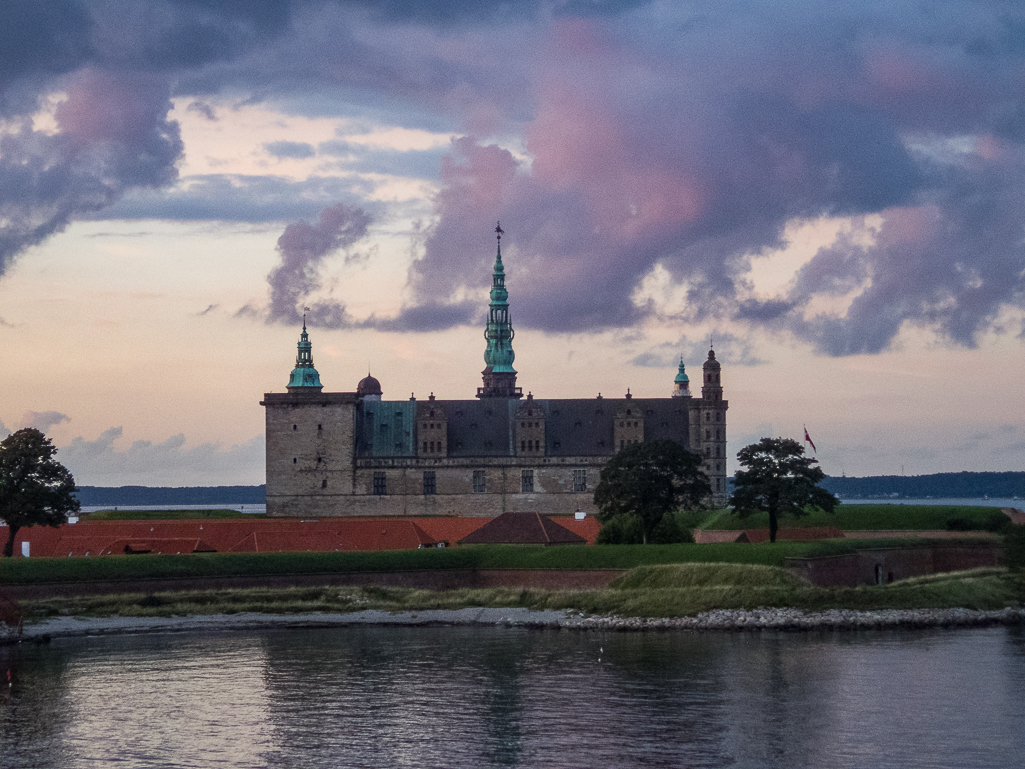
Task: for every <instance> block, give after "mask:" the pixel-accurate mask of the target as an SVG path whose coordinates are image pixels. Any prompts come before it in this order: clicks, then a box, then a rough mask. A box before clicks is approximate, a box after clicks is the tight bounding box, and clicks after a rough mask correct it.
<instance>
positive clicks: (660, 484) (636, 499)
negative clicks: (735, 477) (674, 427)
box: [594, 440, 712, 544]
mask: <svg viewBox="0 0 1025 769" xmlns="http://www.w3.org/2000/svg"><path fill="white" fill-rule="evenodd" d="M711 493H712V487H711V484H709V482H708V478H707V476H706V475H705V474H704V473H703V472H702V471H701V457H699V456H698V455H697V454H695V453H693V452H691V451H688V450H687V449H685V448H684V447H683V446H681V445H680V444H679V443H677V442H676V441H670V440H660V441H650V442H646V443H633V444H630V445H629V446H626V447H625V448H623V449H622V450H621V451H620V452H619V453H618V454H616V455H615V456H614V457H612V459H610V460H609V461H608V463H607V464H606V465H605V467H603V468H602V471H601V478H600V479H599V481H598V486H597V487H596V488H595V490H594V504H595V505H596V506H597V508H598V520H599V521H601V522H602V523H606V522H608V521H611V520H612V519H613V518H615V517H616V516H618V515H633V516H637V517H638V518H639V519H640V522H641V529H642V531H643V536H642V541H643V542H644V544H647V543H648V542H649V541H650V540H651V538H652V535H653V534H654V532H655V529H656V528H657V527H658V525H659V523H661V522H662V518H663V517H664V516H665V515H666V513H671V512H674V511H675V510H678V509H680V508H687V509H693V508H697V507H701V506H702V505H703V504H704V501H705V500H706V499H707V498H708V497H709V496H710V495H711Z"/></svg>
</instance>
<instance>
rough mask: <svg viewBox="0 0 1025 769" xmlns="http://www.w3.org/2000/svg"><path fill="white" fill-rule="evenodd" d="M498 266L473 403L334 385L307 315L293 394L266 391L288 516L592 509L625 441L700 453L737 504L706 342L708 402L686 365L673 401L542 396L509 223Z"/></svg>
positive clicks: (271, 484)
mask: <svg viewBox="0 0 1025 769" xmlns="http://www.w3.org/2000/svg"><path fill="white" fill-rule="evenodd" d="M496 232H497V233H498V255H497V256H496V258H495V266H494V271H493V274H492V285H491V303H490V308H489V311H488V319H487V326H486V329H485V334H484V335H485V338H486V340H487V347H486V349H485V352H484V361H485V364H486V367H485V369H484V371H483V372H482V373H483V385H482V386H481V387H478V388H477V395H476V398H474V399H470V400H436V399H435V398H434V396H433V395H431V396H430V397H429V398H428V399H426V400H417V399H415V398H410V399H409V400H403V401H386V400H384V399H383V392H382V390H381V384H380V382H378V381H377V379H375V378H374V377H372V376H370V375H368V376H366V377H365V378H364V379H363V380H361V381H360V382H359V384H358V385H357V387H356V391H355V392H335V393H332V392H323V389H324V388H323V385H322V384H321V382H320V375H319V373H318V372H317V369H316V368H315V367H314V365H313V350H312V344H311V342H310V339H309V334H308V333H307V331H306V321H305V318H304V319H303V329H302V334H301V335H300V337H299V345H298V355H297V357H296V362H295V368H294V369H293V370H292V376H291V378H290V380H289V382H288V387H287V392H284V393H267V394H265V395H264V396H263V400H262V401H261V402H260V405H261V406H264V407H266V417H267V512H268V514H270V515H289V516H300V515H301V516H311V517H323V516H379V515H410V516H424V515H474V516H492V515H499V514H501V513H506V512H535V511H537V512H542V513H546V514H559V513H573V512H576V511H579V510H583V511H594V510H595V507H594V500H593V495H594V488H595V485H596V484H597V483H598V479H599V474H600V472H601V468H602V467H603V466H604V464H605V463H606V462H607V461H608V460H609V458H610V457H611V456H612V455H613V454H615V453H616V451H618V450H619V449H621V448H623V447H624V446H626V445H628V444H631V443H637V442H640V441H646V440H658V439H662V438H669V439H672V440H674V441H677V442H678V443H680V444H682V445H684V446H686V447H688V448H690V449H691V450H692V451H696V452H698V453H699V454H700V455H701V456H702V457H703V460H704V461H703V464H702V469H703V470H704V472H705V474H706V475H707V476H708V477H709V480H710V481H711V484H712V494H713V502H715V503H719V504H722V503H724V502H725V499H726V410H727V409H728V408H729V403H728V401H725V400H723V397H722V383H721V382H720V367H719V362H718V361H717V360H716V359H715V351H714V350H709V352H708V359H707V360H706V361H705V362H704V365H703V366H702V383H701V397H700V398H697V397H694V396H693V395H692V394H691V392H690V382H689V378H688V376H687V374H686V372H685V370H684V364H683V361H682V360H681V361H680V366H679V370H678V372H677V375H676V379H675V381H674V387H673V391H672V393H671V395H670V396H669V397H664V398H640V397H634V396H632V395H631V394H630V392H629V391H627V393H626V395H625V396H624V397H622V398H603V397H602V396H601V395H600V394H599V395H598V396H597V398H571V399H562V400H555V399H542V398H535V397H534V396H533V395H532V394H530V393H528V394H527V396H526V398H524V397H523V390H522V388H520V387H518V386H517V385H516V370H515V369H514V368H513V365H512V364H513V360H514V358H515V354H514V353H513V348H512V342H513V337H514V336H515V333H514V331H513V327H512V322H511V320H510V317H509V292H508V291H507V290H506V287H505V267H504V266H503V264H502V240H501V239H502V230H501V228H500V227H498V228H496Z"/></svg>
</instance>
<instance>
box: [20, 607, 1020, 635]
mask: <svg viewBox="0 0 1025 769" xmlns="http://www.w3.org/2000/svg"><path fill="white" fill-rule="evenodd" d="M1021 622H1025V609H1010V608H1008V609H1002V610H999V611H977V610H974V609H911V610H896V609H889V610H883V611H852V610H847V609H831V610H829V611H824V612H804V611H801V610H800V609H754V610H751V611H743V610H733V609H722V610H717V611H710V612H705V613H703V614H698V615H697V616H694V617H678V618H673V619H661V618H654V617H652V618H644V617H617V616H605V615H597V616H584V615H583V614H580V613H578V612H574V611H531V610H530V609H480V608H468V609H456V610H439V609H432V610H430V611H417V612H401V613H395V614H392V613H389V612H385V611H377V610H366V611H360V612H353V613H349V614H207V615H203V614H197V615H190V616H186V617H59V618H55V619H50V620H46V621H45V622H39V623H35V624H32V625H27V626H26V627H25V635H24V637H25V639H26V640H39V639H43V638H68V637H74V636H92V635H110V634H123V633H168V632H195V631H224V630H260V629H264V628H323V627H349V626H354V625H400V626H406V627H412V626H420V625H470V626H473V625H476V626H490V627H495V626H505V627H533V628H566V629H575V630H612V631H620V630H622V631H632V630H658V629H680V630H719V631H736V630H820V629H824V630H868V629H882V628H930V627H979V626H985V625H1011V624H1018V623H1021Z"/></svg>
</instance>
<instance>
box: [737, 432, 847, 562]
mask: <svg viewBox="0 0 1025 769" xmlns="http://www.w3.org/2000/svg"><path fill="white" fill-rule="evenodd" d="M737 459H738V460H739V462H740V464H741V465H743V467H744V468H746V469H744V470H738V471H737V473H736V475H735V476H734V479H733V495H732V496H731V497H730V505H731V506H732V507H733V509H734V510H735V511H736V513H737V515H739V516H740V517H741V518H745V517H747V516H748V515H751V514H752V513H761V512H764V513H768V514H769V541H770V542H775V541H776V532H777V531H778V529H779V517H780V516H781V515H794V516H798V515H806V514H807V512H808V508H809V507H815V508H821V509H822V510H825V511H827V512H830V513H831V512H833V510H834V509H835V508H836V506H837V504H838V503H839V501H840V500H838V499H837V498H836V497H834V496H833V495H832V494H830V493H829V492H828V491H826V490H825V489H823V488H820V487H819V486H818V483H819V482H821V481H822V479H823V478H825V477H826V474H825V473H824V472H822V468H821V467H819V466H818V464H819V463H818V460H815V459H812V458H811V457H806V456H804V446H802V445H801V444H800V443H798V442H797V441H795V440H792V439H791V438H762V439H761V440H760V441H758V443H752V444H751V445H750V446H745V447H744V448H742V449H741V450H740V451H739V452H738V453H737Z"/></svg>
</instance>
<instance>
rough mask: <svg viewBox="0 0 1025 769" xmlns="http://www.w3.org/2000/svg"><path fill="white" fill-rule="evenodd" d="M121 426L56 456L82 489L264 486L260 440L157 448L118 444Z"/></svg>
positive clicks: (172, 443)
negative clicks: (102, 487)
mask: <svg viewBox="0 0 1025 769" xmlns="http://www.w3.org/2000/svg"><path fill="white" fill-rule="evenodd" d="M121 434H122V429H121V428H120V427H111V428H110V429H108V430H104V431H103V432H102V433H101V434H100V436H99V437H98V438H97V439H96V440H93V441H89V440H86V439H85V438H82V437H77V438H74V439H72V441H71V443H70V444H69V445H67V446H65V447H63V448H60V449H59V451H58V457H57V458H58V459H59V460H60V461H61V462H62V463H63V464H64V465H65V466H66V467H67V468H68V469H69V470H71V472H72V474H73V475H74V476H75V481H76V482H77V483H78V484H79V485H80V486H124V485H141V486H232V485H256V484H260V483H263V482H264V438H263V436H262V435H258V436H256V437H255V438H252V439H251V440H249V441H246V442H245V443H241V444H235V445H233V446H229V447H225V446H223V445H221V444H220V443H202V444H199V445H197V446H192V447H188V446H186V439H185V436H184V435H183V434H181V433H179V434H178V435H172V436H171V437H170V438H168V439H167V440H165V441H163V442H161V443H153V442H152V441H135V442H134V443H132V444H131V445H130V446H129V447H128V448H125V449H119V448H118V447H117V446H116V444H117V443H118V442H119V440H120V438H121Z"/></svg>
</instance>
